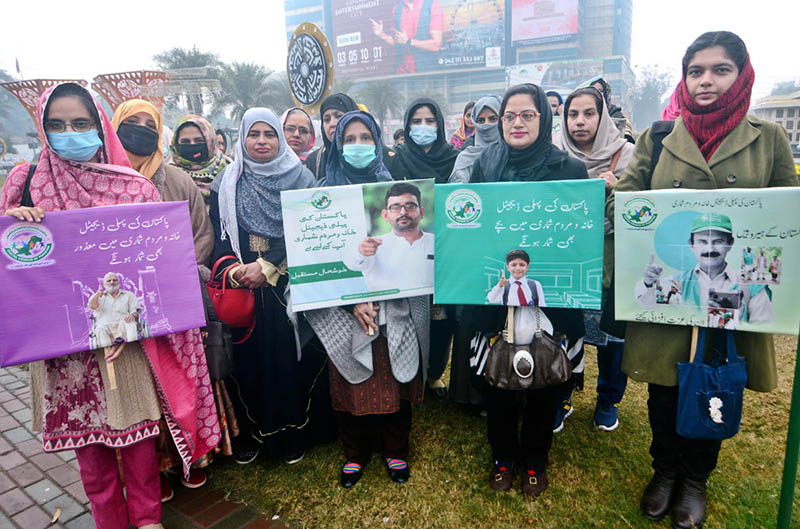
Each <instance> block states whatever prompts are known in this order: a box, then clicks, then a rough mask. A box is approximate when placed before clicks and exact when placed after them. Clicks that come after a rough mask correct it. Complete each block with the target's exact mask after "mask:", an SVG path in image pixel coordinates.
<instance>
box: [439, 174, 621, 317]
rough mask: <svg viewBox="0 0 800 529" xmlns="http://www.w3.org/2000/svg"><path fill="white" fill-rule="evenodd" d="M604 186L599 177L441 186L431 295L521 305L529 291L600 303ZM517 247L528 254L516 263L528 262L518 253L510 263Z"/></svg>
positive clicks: (544, 298)
mask: <svg viewBox="0 0 800 529" xmlns="http://www.w3.org/2000/svg"><path fill="white" fill-rule="evenodd" d="M604 187H605V186H604V182H603V181H602V180H564V181H554V182H500V183H492V184H442V185H437V186H436V208H435V209H436V260H435V269H436V275H435V287H436V288H435V293H434V301H435V302H436V303H442V304H465V305H484V304H497V303H500V304H508V305H519V304H521V303H522V302H523V301H522V299H523V297H524V300H525V302H526V303H527V304H532V302H533V301H534V299H535V300H536V301H538V303H537V304H538V305H540V306H549V307H574V308H587V309H599V308H600V294H601V289H602V276H603V211H604V201H605V191H604ZM512 250H521V251H522V252H524V255H527V259H528V261H529V263H527V264H528V267H527V270H521V268H519V267H518V266H517V265H520V266H521V267H522V268H525V267H524V264H523V263H524V261H525V258H524V255H523V254H520V253H519V252H517V253H516V254H514V255H518V256H521V257H518V258H517V259H518V260H521V262H516V263H514V262H513V261H514V259H512V260H511V261H512V262H510V263H507V259H506V258H507V256H509V252H511V251H512ZM523 273H524V277H523ZM512 274H516V275H517V277H516V279H515V277H513V276H512ZM504 279H505V280H506V281H509V283H508V284H503V280H504ZM515 280H520V284H519V285H518V286H514V283H511V281H515ZM523 285H525V286H523ZM512 287H513V290H512ZM517 289H521V290H523V295H522V296H520V295H519V293H518V292H517Z"/></svg>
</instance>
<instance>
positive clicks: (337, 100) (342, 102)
mask: <svg viewBox="0 0 800 529" xmlns="http://www.w3.org/2000/svg"><path fill="white" fill-rule="evenodd" d="M332 108H335V109H336V110H341V111H342V112H343V113H345V114H347V113H348V112H353V111H355V110H358V105H356V102H355V101H353V98H351V97H350V96H349V95H347V94H331V95H329V96H328V97H326V98H325V100H324V101H323V102H322V104H321V105H320V107H319V116H320V121H322V115H323V114H324V113H325V111H326V110H330V109H332ZM330 148H331V140H329V139H328V136H326V135H325V126H324V123H323V124H322V147H320V148H319V149H317V150H316V151H314V152H312V153H311V154H309V155H308V157H307V158H306V161H305V162H303V163H304V164H305V166H306V167H307V168H308V169H309V170H310V171H311V172H312V173H314V177H315V178H316V179H317V185H324V182H325V180H326V178H327V170H326V166H327V164H328V160H327V150H328V149H330Z"/></svg>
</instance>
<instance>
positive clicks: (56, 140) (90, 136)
mask: <svg viewBox="0 0 800 529" xmlns="http://www.w3.org/2000/svg"><path fill="white" fill-rule="evenodd" d="M47 141H48V143H50V146H51V147H52V148H53V150H54V151H56V153H57V154H58V155H59V156H61V157H62V158H64V159H66V160H72V161H73V162H86V161H89V160H91V159H92V158H93V157H94V155H95V154H96V153H97V149H99V148H100V147H102V146H103V142H102V141H100V136H99V135H98V134H97V129H91V130H87V131H84V132H48V133H47Z"/></svg>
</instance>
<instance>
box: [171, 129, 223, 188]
mask: <svg viewBox="0 0 800 529" xmlns="http://www.w3.org/2000/svg"><path fill="white" fill-rule="evenodd" d="M187 125H194V126H195V127H197V128H198V129H200V133H201V134H202V135H203V138H204V139H205V140H206V147H208V158H206V160H205V161H203V162H200V163H195V162H193V161H191V160H187V159H186V158H183V157H182V156H181V155H180V153H179V152H178V139H179V138H180V135H181V129H183V128H184V127H185V126H187ZM170 152H171V153H172V160H171V161H170V163H171V164H172V165H174V166H176V167H180V168H181V169H183V170H184V171H186V172H187V173H189V176H191V177H192V180H194V183H195V184H196V185H197V187H198V188H199V189H200V193H201V194H202V195H203V198H205V199H206V201H207V200H208V196H209V195H210V194H211V182H213V181H214V178H215V177H216V176H217V175H218V174H220V173H222V171H224V170H225V168H226V167H227V166H228V165H229V164H230V163H231V161H232V160H231V159H230V158H228V157H227V156H225V154H224V153H223V152H222V151H221V150H220V148H219V146H218V145H217V133H216V131H215V129H214V127H213V126H211V123H209V122H208V120H206V119H205V118H203V117H200V116H196V115H194V114H189V115H188V116H183V117H182V118H181V119H179V120H178V122H177V123H176V124H175V135H174V136H173V137H172V143H171V144H170Z"/></svg>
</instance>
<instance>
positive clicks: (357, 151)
mask: <svg viewBox="0 0 800 529" xmlns="http://www.w3.org/2000/svg"><path fill="white" fill-rule="evenodd" d="M342 156H344V161H345V162H347V163H349V164H350V165H352V166H353V167H355V168H356V169H363V168H365V167H366V166H368V165H369V164H371V163H372V160H374V159H375V156H376V154H375V146H374V145H370V144H368V143H351V144H349V145H345V146H344V147H342Z"/></svg>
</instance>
